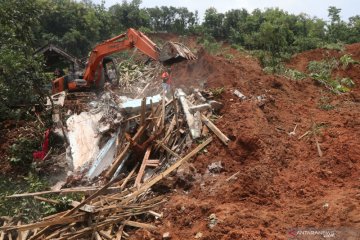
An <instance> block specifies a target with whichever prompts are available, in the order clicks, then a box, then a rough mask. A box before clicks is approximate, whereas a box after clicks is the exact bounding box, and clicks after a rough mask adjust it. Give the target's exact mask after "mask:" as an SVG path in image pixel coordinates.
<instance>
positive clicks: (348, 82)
mask: <svg viewBox="0 0 360 240" xmlns="http://www.w3.org/2000/svg"><path fill="white" fill-rule="evenodd" d="M338 81H339V82H340V83H341V84H342V85H344V86H345V87H348V88H353V87H355V83H354V81H353V80H352V79H351V78H349V77H346V78H342V79H340V80H338Z"/></svg>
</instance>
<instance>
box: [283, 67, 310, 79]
mask: <svg viewBox="0 0 360 240" xmlns="http://www.w3.org/2000/svg"><path fill="white" fill-rule="evenodd" d="M284 75H285V76H286V77H288V78H290V79H293V80H302V79H305V78H306V77H307V75H306V74H305V73H303V72H300V71H298V70H295V69H290V68H287V69H286V70H285V74H284Z"/></svg>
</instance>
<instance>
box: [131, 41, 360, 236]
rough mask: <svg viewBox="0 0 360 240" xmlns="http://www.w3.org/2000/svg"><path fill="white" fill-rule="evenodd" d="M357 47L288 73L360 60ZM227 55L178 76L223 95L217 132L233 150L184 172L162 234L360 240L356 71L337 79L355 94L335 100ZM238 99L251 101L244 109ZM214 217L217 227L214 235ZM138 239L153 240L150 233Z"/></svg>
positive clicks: (322, 54) (320, 55)
mask: <svg viewBox="0 0 360 240" xmlns="http://www.w3.org/2000/svg"><path fill="white" fill-rule="evenodd" d="M359 46H360V44H353V45H349V46H347V47H346V50H345V52H344V53H339V52H329V51H327V50H323V49H316V50H312V51H308V52H304V53H301V54H298V55H296V56H295V57H294V58H293V59H292V60H291V61H290V63H289V66H290V67H292V68H295V69H298V70H301V71H306V66H307V63H308V62H309V61H312V60H321V59H324V58H327V57H329V56H334V57H336V58H339V57H340V56H341V55H342V54H345V53H348V54H352V56H353V58H354V59H356V60H360V55H359V49H360V48H359ZM230 51H232V54H233V55H234V56H235V57H234V58H232V59H231V60H228V59H227V58H225V57H224V56H221V55H220V56H211V55H209V54H208V53H206V51H204V50H200V51H199V53H198V55H199V58H198V60H196V61H192V62H182V63H179V64H177V65H176V66H175V67H174V71H173V76H174V82H175V83H174V84H175V85H177V86H182V87H185V88H187V89H190V88H192V87H205V88H217V87H224V90H225V91H224V93H223V94H222V96H221V97H220V99H219V100H220V101H222V102H223V103H224V104H225V106H224V108H223V110H222V111H221V116H222V117H221V118H219V119H218V120H217V121H216V125H217V126H218V127H219V128H220V129H221V130H222V131H223V132H224V133H225V134H226V135H227V136H229V137H230V139H231V140H232V141H231V142H230V144H229V146H228V147H226V146H224V145H222V143H221V142H220V141H219V140H218V139H215V140H214V141H213V142H212V143H211V145H210V146H209V147H208V148H207V152H205V153H202V154H200V155H198V156H197V157H196V159H194V160H192V161H191V162H190V163H189V164H187V165H185V166H183V167H181V168H180V169H179V170H178V173H179V174H181V176H182V177H178V179H177V180H176V181H174V182H173V185H172V186H171V187H172V188H174V189H175V190H173V191H172V192H171V193H170V194H169V200H168V202H167V203H166V204H165V206H163V208H161V209H158V211H161V212H163V213H164V218H163V220H162V221H161V223H160V226H161V228H160V232H162V233H164V232H170V234H171V236H172V239H193V238H194V236H195V235H196V234H198V235H201V234H202V238H201V239H222V240H230V239H231V240H233V239H247V240H248V239H289V238H290V237H292V235H291V234H292V232H291V230H292V229H294V228H302V229H304V228H310V227H315V228H318V229H319V228H328V227H333V228H337V229H338V228H340V227H341V228H347V231H345V230H344V231H342V234H359V233H356V232H354V231H355V230H356V229H359V228H360V211H359V207H360V206H359V200H360V182H359V177H360V176H359V167H360V140H359V139H360V98H359V96H360V95H359V92H360V91H359V89H360V79H359V76H360V75H359V73H360V72H359V71H360V65H353V66H350V67H349V68H348V69H346V70H340V69H339V70H335V71H334V72H333V75H334V76H335V75H339V76H349V77H351V78H352V79H353V80H354V82H355V83H356V87H355V88H354V89H353V90H352V91H351V92H349V93H345V94H342V95H335V94H333V93H330V92H329V91H328V90H327V89H325V88H324V87H323V86H321V85H318V84H316V83H315V82H314V81H313V80H311V79H309V78H307V79H304V80H298V81H294V80H290V79H287V78H284V77H282V76H275V75H266V74H265V73H263V71H262V69H261V67H260V66H259V64H258V62H257V61H256V60H255V59H254V58H252V57H249V56H246V55H245V54H242V53H236V52H234V51H233V50H230ZM234 89H238V90H240V91H241V92H242V93H244V94H245V95H246V96H248V99H247V100H245V101H240V100H239V99H238V98H237V97H236V96H234V95H233V94H232V91H233V90H234ZM257 96H262V97H263V99H265V100H263V101H262V102H259V101H257V100H255V98H256V97H257ZM324 104H330V105H331V106H333V108H332V109H330V110H329V109H327V108H325V107H323V106H324ZM326 109H327V110H326ZM295 126H296V130H295V131H294V128H295ZM293 131H294V132H295V134H292V133H291V132H293ZM307 131H310V133H309V134H307V135H305V136H303V137H301V136H302V135H303V134H304V133H306V132H307ZM316 141H317V142H318V145H319V148H320V149H321V151H322V156H321V157H320V156H319V153H318V148H317V144H316ZM216 161H221V162H222V164H223V166H224V169H223V171H221V172H220V173H210V172H209V171H208V168H207V166H208V165H209V164H211V163H213V162H216ZM237 172H238V174H237V176H236V178H235V179H232V180H230V181H226V179H227V178H228V177H230V176H231V175H233V174H235V173H237ZM211 214H215V216H216V219H217V220H216V225H215V226H214V227H213V228H210V227H209V226H208V224H209V222H210V219H209V216H210V215H211ZM199 232H201V234H199ZM157 237H158V238H161V237H160V235H158V236H157ZM342 237H343V238H339V239H346V236H342ZM136 238H137V239H150V237H149V234H145V232H144V231H140V232H139V234H138V235H137V236H136ZM354 239H355V238H354Z"/></svg>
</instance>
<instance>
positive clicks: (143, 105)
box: [140, 97, 146, 126]
mask: <svg viewBox="0 0 360 240" xmlns="http://www.w3.org/2000/svg"><path fill="white" fill-rule="evenodd" d="M145 116H146V97H144V98H143V99H142V100H141V112H140V125H141V126H142V125H144V124H145Z"/></svg>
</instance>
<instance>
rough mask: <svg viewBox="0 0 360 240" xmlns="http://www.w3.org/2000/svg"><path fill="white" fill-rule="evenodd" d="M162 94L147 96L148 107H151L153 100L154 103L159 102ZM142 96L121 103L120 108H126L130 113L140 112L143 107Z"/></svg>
mask: <svg viewBox="0 0 360 240" xmlns="http://www.w3.org/2000/svg"><path fill="white" fill-rule="evenodd" d="M161 99H162V98H161V96H160V94H158V95H155V96H152V97H147V98H146V107H147V108H148V107H150V102H151V101H152V103H153V104H155V105H156V104H158V103H159V102H160V101H161ZM141 101H142V99H141V98H138V99H133V100H128V101H126V102H123V103H121V104H120V108H122V109H124V110H125V111H126V112H128V113H134V112H138V111H140V108H141Z"/></svg>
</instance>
